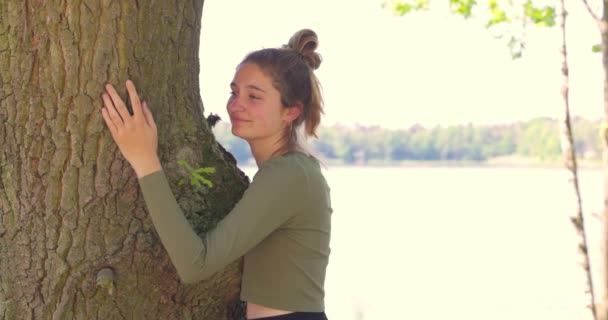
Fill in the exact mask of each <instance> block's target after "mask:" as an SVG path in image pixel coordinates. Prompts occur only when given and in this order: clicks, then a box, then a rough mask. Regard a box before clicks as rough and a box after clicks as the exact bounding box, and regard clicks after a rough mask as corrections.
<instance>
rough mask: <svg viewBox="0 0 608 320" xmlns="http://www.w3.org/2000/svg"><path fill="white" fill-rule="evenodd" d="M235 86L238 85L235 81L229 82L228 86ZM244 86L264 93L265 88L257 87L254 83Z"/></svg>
mask: <svg viewBox="0 0 608 320" xmlns="http://www.w3.org/2000/svg"><path fill="white" fill-rule="evenodd" d="M235 87H236V88H238V86H237V85H236V83H234V82H230V88H235ZM245 88H249V89H253V90H258V91H261V92H264V93H266V90H264V89H262V88H260V87H258V86H256V85H254V84H249V85H247V86H245Z"/></svg>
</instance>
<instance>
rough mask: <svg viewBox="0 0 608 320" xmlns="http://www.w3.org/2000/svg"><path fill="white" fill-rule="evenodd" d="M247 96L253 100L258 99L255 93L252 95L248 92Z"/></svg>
mask: <svg viewBox="0 0 608 320" xmlns="http://www.w3.org/2000/svg"><path fill="white" fill-rule="evenodd" d="M249 98H251V99H254V100H258V99H260V97H258V96H255V95H253V94H250V95H249Z"/></svg>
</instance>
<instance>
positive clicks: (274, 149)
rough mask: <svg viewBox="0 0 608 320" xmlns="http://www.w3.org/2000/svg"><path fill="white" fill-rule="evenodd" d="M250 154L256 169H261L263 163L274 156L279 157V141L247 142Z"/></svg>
mask: <svg viewBox="0 0 608 320" xmlns="http://www.w3.org/2000/svg"><path fill="white" fill-rule="evenodd" d="M248 142H249V148H251V154H252V155H253V158H254V159H255V163H256V164H257V166H258V168H260V167H262V164H264V162H265V161H266V160H268V159H270V158H272V157H274V156H278V155H281V154H282V153H283V152H280V150H281V147H280V145H281V144H280V143H279V141H270V142H269V141H248Z"/></svg>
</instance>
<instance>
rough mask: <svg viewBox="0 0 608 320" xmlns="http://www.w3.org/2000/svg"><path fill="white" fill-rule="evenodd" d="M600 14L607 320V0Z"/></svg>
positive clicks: (604, 313)
mask: <svg viewBox="0 0 608 320" xmlns="http://www.w3.org/2000/svg"><path fill="white" fill-rule="evenodd" d="M602 4H603V9H602V15H601V16H599V19H598V25H599V29H600V37H601V53H602V64H603V68H604V128H603V130H604V135H603V137H604V139H603V140H604V141H603V146H604V147H603V167H604V214H603V220H604V222H603V223H604V228H603V236H604V241H603V245H604V248H603V255H602V257H603V259H604V262H603V266H602V270H601V274H602V277H603V279H602V280H603V288H602V289H603V295H602V299H601V301H600V304H599V306H598V307H599V312H598V319H599V320H608V0H603V1H602Z"/></svg>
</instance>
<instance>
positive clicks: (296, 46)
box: [240, 29, 323, 153]
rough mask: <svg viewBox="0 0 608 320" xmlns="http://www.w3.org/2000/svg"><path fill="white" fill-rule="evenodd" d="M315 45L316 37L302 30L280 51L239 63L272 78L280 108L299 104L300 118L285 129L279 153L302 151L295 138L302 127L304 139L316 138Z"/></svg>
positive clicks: (272, 50)
mask: <svg viewBox="0 0 608 320" xmlns="http://www.w3.org/2000/svg"><path fill="white" fill-rule="evenodd" d="M318 45H319V39H318V37H317V34H316V33H315V32H314V31H312V30H310V29H302V30H300V31H298V32H296V33H295V34H294V35H293V36H292V37H291V38H290V39H289V42H288V43H287V44H286V45H283V46H282V47H281V48H267V49H261V50H257V51H253V52H251V53H249V54H248V55H247V56H246V57H245V59H243V61H242V62H241V63H240V65H242V64H245V63H254V64H256V65H257V66H258V67H260V69H262V71H263V72H264V73H266V74H267V75H269V76H270V77H271V78H272V80H273V86H274V87H275V88H276V89H277V90H278V91H279V93H280V94H281V104H282V105H283V107H285V108H287V107H291V106H295V105H297V104H298V103H300V104H301V105H302V112H301V113H300V116H299V117H298V118H297V119H295V120H294V121H293V122H292V123H291V124H290V125H288V126H287V128H286V130H285V133H284V135H283V138H284V139H283V142H284V143H283V145H282V146H281V147H280V148H279V150H278V152H279V153H283V152H286V151H291V150H295V149H298V148H303V146H302V141H300V139H299V138H298V136H299V134H298V130H299V129H300V128H301V127H302V126H303V127H304V130H303V134H304V138H308V137H310V136H313V137H315V138H318V136H317V132H316V131H317V127H318V126H319V124H320V122H321V114H323V97H322V94H321V84H320V83H319V79H317V77H316V76H315V74H314V70H316V69H317V68H319V66H320V65H321V61H322V57H321V55H320V54H319V53H317V52H316V51H315V50H316V49H317V47H318Z"/></svg>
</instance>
